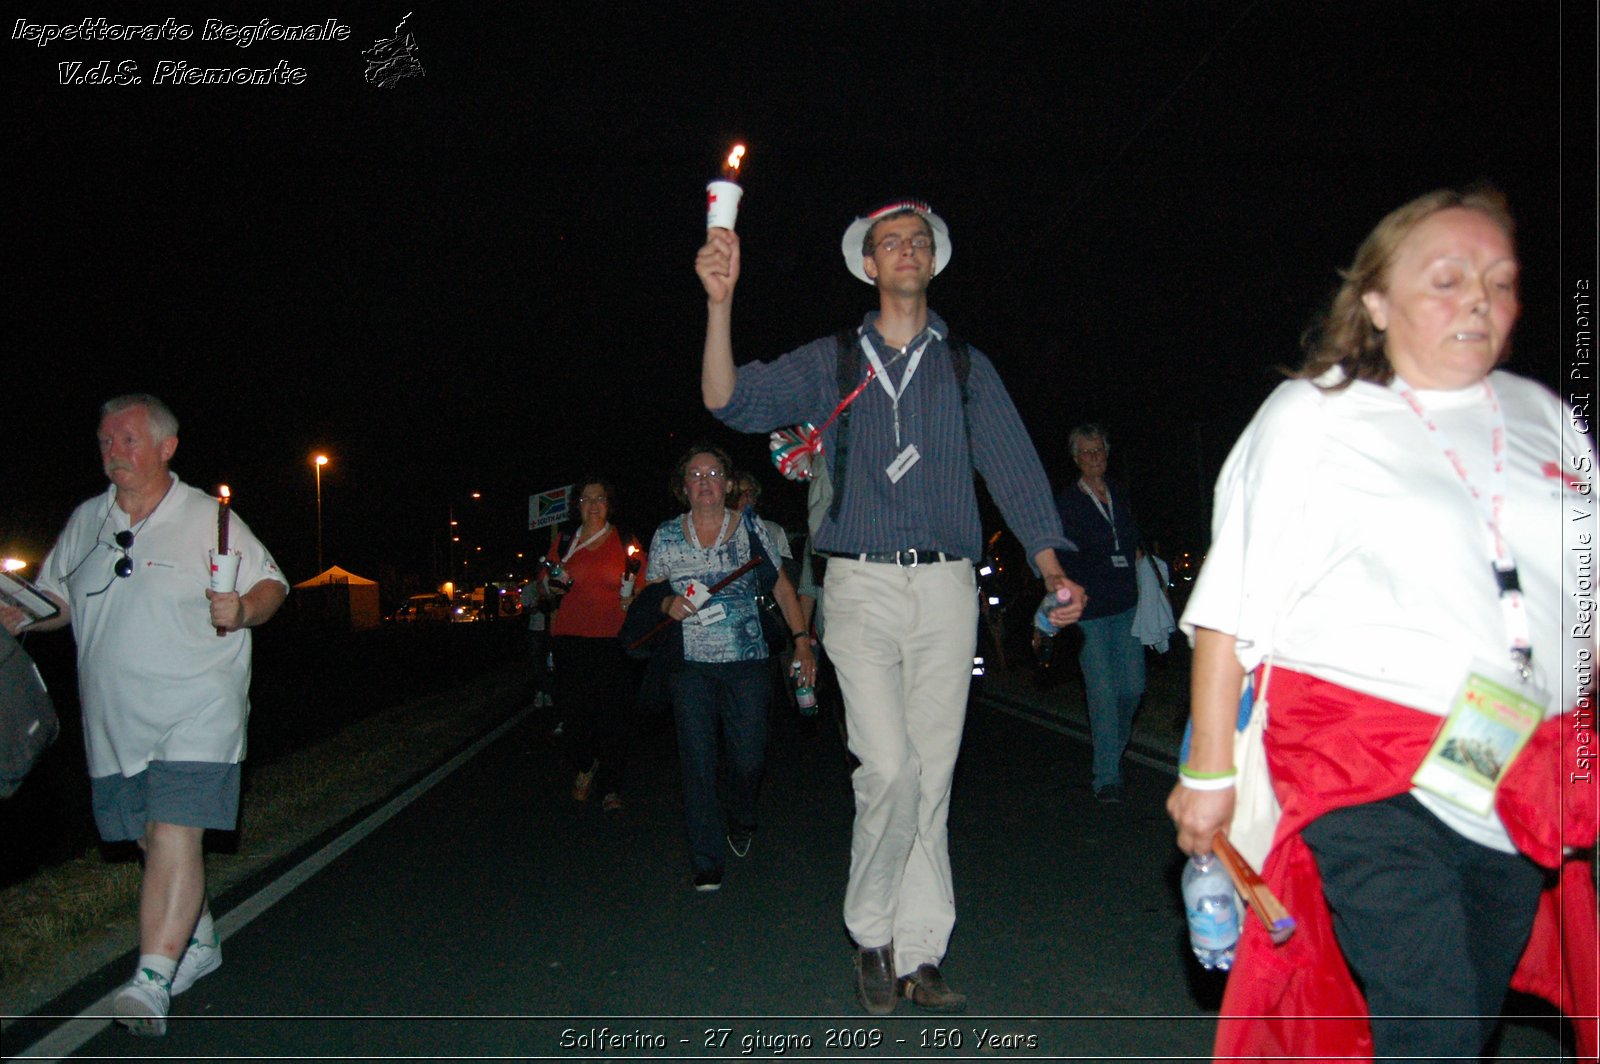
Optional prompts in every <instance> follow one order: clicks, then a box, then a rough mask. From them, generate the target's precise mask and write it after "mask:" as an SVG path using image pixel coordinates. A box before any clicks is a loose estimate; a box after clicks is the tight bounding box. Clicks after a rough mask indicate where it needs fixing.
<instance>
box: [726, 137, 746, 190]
mask: <svg viewBox="0 0 1600 1064" xmlns="http://www.w3.org/2000/svg"><path fill="white" fill-rule="evenodd" d="M744 151H745V149H744V145H743V144H735V145H734V146H733V150H732V151H730V152H729V153H728V157H727V158H726V159H724V160H723V161H722V176H723V178H724V179H725V180H728V181H737V180H739V167H740V166H741V165H742V164H743V163H744Z"/></svg>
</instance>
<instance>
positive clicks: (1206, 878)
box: [1183, 854, 1239, 972]
mask: <svg viewBox="0 0 1600 1064" xmlns="http://www.w3.org/2000/svg"><path fill="white" fill-rule="evenodd" d="M1183 909H1184V913H1185V915H1187V916H1188V918H1189V945H1190V946H1191V947H1193V949H1194V955H1195V957H1196V958H1198V959H1199V961H1200V966H1201V967H1202V968H1208V969H1209V968H1216V969H1218V970H1220V971H1224V972H1225V971H1227V970H1228V969H1229V968H1231V967H1233V948H1234V946H1235V945H1237V944H1238V942H1239V909H1238V906H1237V905H1236V904H1235V903H1234V890H1233V881H1232V880H1230V879H1229V878H1228V873H1227V872H1225V871H1223V869H1222V862H1221V861H1219V860H1217V858H1216V856H1215V855H1214V854H1207V855H1206V856H1204V857H1191V858H1189V863H1188V864H1186V865H1184V866H1183Z"/></svg>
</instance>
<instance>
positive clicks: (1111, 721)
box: [1078, 610, 1144, 790]
mask: <svg viewBox="0 0 1600 1064" xmlns="http://www.w3.org/2000/svg"><path fill="white" fill-rule="evenodd" d="M1133 614H1134V611H1133V610H1126V611H1124V612H1122V613H1118V614H1113V615H1112V616H1110V617H1097V618H1096V619H1094V620H1092V621H1079V622H1078V627H1079V628H1080V629H1081V630H1082V631H1083V649H1082V650H1080V651H1079V652H1078V665H1079V667H1080V668H1082V669H1083V692H1084V696H1085V698H1086V699H1087V701H1088V703H1089V738H1090V740H1092V741H1093V743H1094V788H1095V790H1099V789H1100V788H1101V787H1105V786H1108V785H1110V784H1113V783H1121V782H1122V752H1123V751H1124V750H1126V749H1127V748H1128V737H1129V736H1130V735H1131V734H1132V733H1133V715H1134V713H1136V712H1138V709H1139V699H1140V698H1142V697H1143V696H1144V644H1142V643H1140V642H1139V640H1138V639H1137V638H1135V636H1134V634H1133Z"/></svg>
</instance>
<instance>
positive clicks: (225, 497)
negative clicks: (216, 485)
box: [222, 484, 228, 502]
mask: <svg viewBox="0 0 1600 1064" xmlns="http://www.w3.org/2000/svg"><path fill="white" fill-rule="evenodd" d="M222 501H223V502H227V501H228V485H226V484H224V485H222Z"/></svg>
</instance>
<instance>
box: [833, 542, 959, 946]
mask: <svg viewBox="0 0 1600 1064" xmlns="http://www.w3.org/2000/svg"><path fill="white" fill-rule="evenodd" d="M824 603H825V607H824V608H825V609H826V610H827V614H828V623H827V634H826V636H825V637H824V643H825V645H826V647H827V651H828V656H829V658H830V659H832V661H833V665H834V668H835V670H836V671H837V673H838V676H839V688H840V691H841V693H842V694H843V695H844V706H845V722H846V725H847V728H848V732H849V738H850V751H851V752H852V753H853V754H855V755H856V757H858V758H859V759H860V760H861V767H860V768H858V769H856V771H855V774H854V775H853V776H852V777H851V783H852V785H853V787H854V790H855V800H856V819H855V827H854V829H853V831H852V835H851V840H850V882H849V885H848V886H847V887H846V889H845V897H844V922H845V926H846V927H847V928H848V929H849V931H850V935H851V937H853V938H854V939H855V941H856V944H857V945H858V946H861V947H862V948H866V949H871V948H874V947H878V946H884V945H887V944H889V943H890V942H891V941H892V942H893V943H894V947H895V948H894V959H895V968H896V970H897V972H898V973H899V974H902V975H903V974H908V973H910V972H914V971H916V969H917V966H918V965H920V964H938V963H939V962H940V961H942V960H943V958H944V952H945V947H946V946H947V945H948V944H949V941H950V932H951V929H952V928H953V927H954V926H955V920H956V905H955V888H954V886H953V884H952V882H951V875H950V850H949V835H948V833H947V827H946V821H947V819H948V816H949V811H950V783H951V778H952V776H953V775H954V772H955V765H956V755H957V754H958V753H959V752H960V749H961V731H962V727H963V725H964V724H965V721H966V711H967V689H968V687H969V686H970V685H971V683H972V654H973V650H974V648H975V647H976V645H977V636H978V596H977V582H976V577H975V576H974V575H973V571H972V565H971V563H969V562H936V563H932V564H923V565H917V566H912V567H901V566H898V565H893V564H883V563H879V562H861V561H856V560H853V559H847V558H832V559H830V560H829V562H828V576H827V583H826V586H825V595H824Z"/></svg>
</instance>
